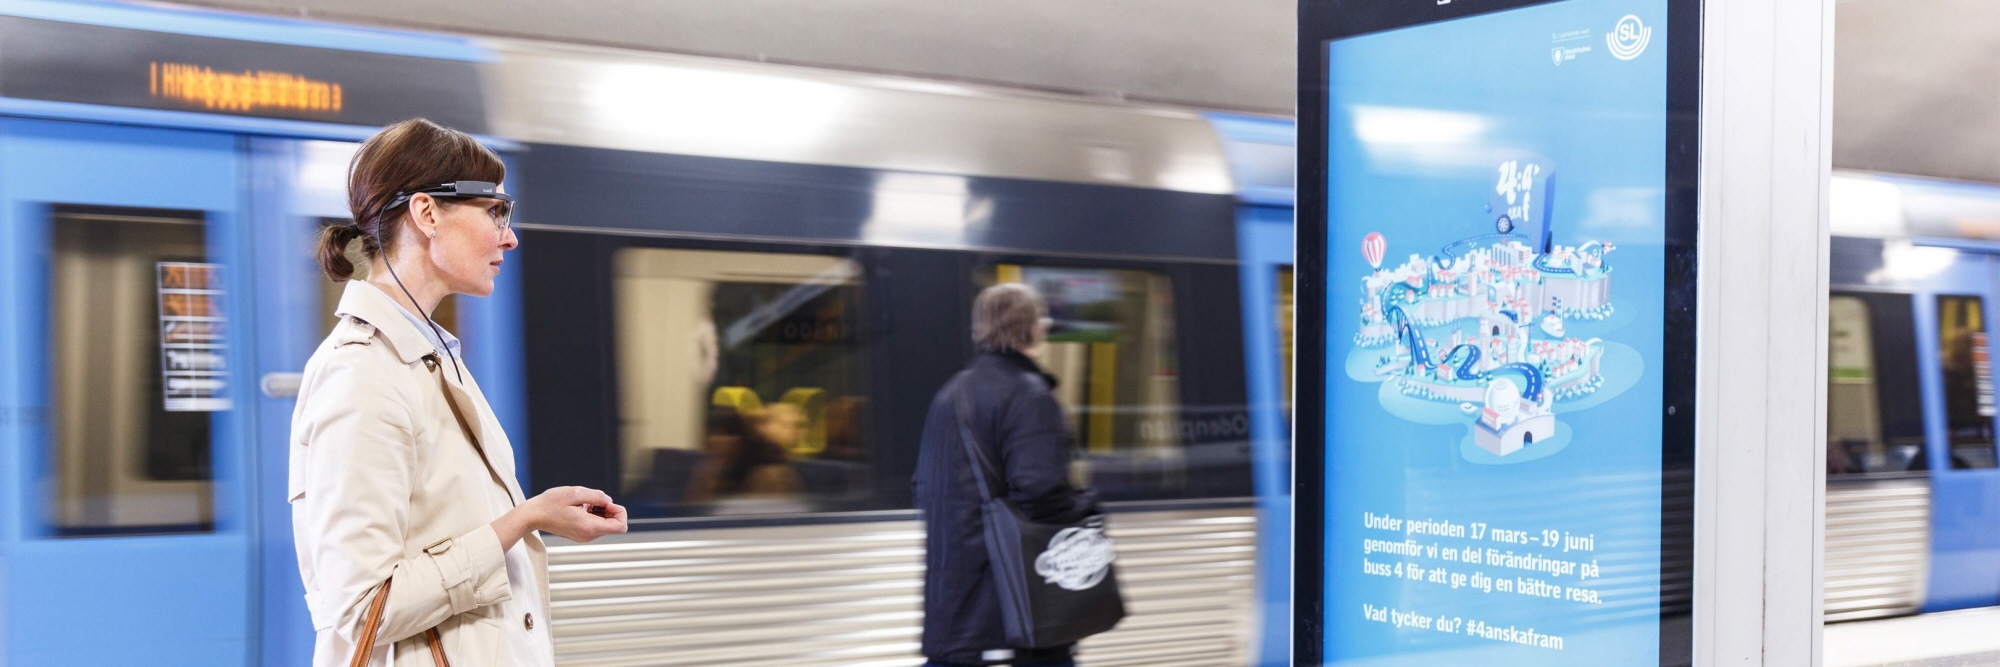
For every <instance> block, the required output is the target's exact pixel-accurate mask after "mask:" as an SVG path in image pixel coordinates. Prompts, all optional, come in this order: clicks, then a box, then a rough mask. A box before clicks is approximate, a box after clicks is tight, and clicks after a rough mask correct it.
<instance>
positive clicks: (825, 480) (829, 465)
mask: <svg viewBox="0 0 2000 667" xmlns="http://www.w3.org/2000/svg"><path fill="white" fill-rule="evenodd" d="M613 271H614V272H615V273H614V275H615V288H614V291H615V311H616V315H615V319H616V332H617V333H616V336H617V358H618V365H617V371H616V372H617V374H618V396H619V400H618V403H619V404H618V413H619V425H620V436H619V438H620V466H621V470H622V479H621V480H620V481H621V484H622V486H623V488H624V496H623V498H625V499H629V500H630V503H628V504H630V505H631V506H633V507H634V508H635V512H637V513H640V514H642V515H652V516H664V515H684V514H740V513H772V512H794V511H804V510H808V509H811V508H813V507H814V506H817V505H822V504H824V503H826V502H827V501H839V500H857V499H865V498H866V497H867V496H868V495H869V494H871V493H872V487H871V486H869V484H870V478H869V475H868V465H867V462H868V460H869V452H868V451H867V447H866V446H865V442H866V440H865V433H864V430H865V428H864V421H865V419H864V415H865V413H866V409H867V404H868V400H867V395H866V393H865V389H864V384H863V382H864V378H863V377H862V373H863V368H864V359H863V358H862V345H861V343H862V341H861V340H860V339H859V335H858V334H859V331H860V330H859V326H858V325H859V324H860V322H861V320H860V299H861V280H860V271H859V268H858V266H857V265H856V264H855V263H854V262H852V261H849V260H847V259H843V258H839V257H827V256H820V255H796V254H778V253H751V252H717V251H697V250H676V249H660V248H626V249H623V250H620V251H618V253H617V255H616V256H615V259H614V268H613Z"/></svg>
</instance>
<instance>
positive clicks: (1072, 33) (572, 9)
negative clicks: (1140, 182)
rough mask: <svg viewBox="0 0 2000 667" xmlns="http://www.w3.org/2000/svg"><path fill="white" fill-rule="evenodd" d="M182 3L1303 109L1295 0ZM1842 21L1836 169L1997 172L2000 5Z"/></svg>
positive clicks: (1895, 10) (1842, 5) (1858, 11)
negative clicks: (1297, 86)
mask: <svg viewBox="0 0 2000 667" xmlns="http://www.w3.org/2000/svg"><path fill="white" fill-rule="evenodd" d="M183 1H184V2H187V3H189V4H203V5H207V6H214V7H222V8H228V9H238V10H248V11H253V12H260V13H269V14H281V15H286V16H302V17H307V18H316V19H323V20H331V21H339V22H350V23H363V24H376V25H392V26H402V27H414V28H425V29H433V30H445V31H452V32H464V33H475V34H479V33H483V34H495V35H505V36H514V37H531V38H542V39H552V40H558V41H570V42H583V43H592V44H601V45H609V46H623V47H632V48H640V49H649V50H657V51H670V52H677V53H691V54H703V55H714V56H721V57H728V58H738V59H750V60H765V61H772V62H784V63H794V64H805V65H818V66H828V67H836V68H842V69H853V70H862V71H873V72H889V73H899V74H909V75H914V76H923V77H933V78H943V79H952V80H962V81H977V82H988V83H997V84H1004V85H1012V86H1022V87H1029V88H1037V89H1044V90H1052V91H1060V92H1067V93H1079V94H1084V95H1090V96H1097V97H1104V98H1108V99H1135V100H1144V101H1151V102H1165V103H1170V104H1183V105H1191V106H1198V107H1206V108H1216V109H1234V110H1242V111H1252V112H1262V113H1272V114H1281V115H1290V114H1291V113H1292V108H1293V62H1292V58H1293V50H1292V45H1293V40H1294V32H1293V31H1294V25H1295V24H1294V17H1295V16H1296V7H1297V5H1296V3H1295V0H1229V1H1227V2H1218V1H1216V0H1088V1H1078V0H950V1H943V2H941V1H939V0H726V1H717V0H577V1H570V0H562V1H552V0H486V1H484V2H480V3H475V4H474V5H466V4H465V3H463V2H458V1H451V2H447V1H444V0H183ZM468 7H473V8H474V9H472V10H470V11H468V9H467V8H468ZM1835 33H1836V35H1835V41H1834V51H1835V68H1834V95H1835V103H1834V107H1833V162H1834V165H1835V166H1836V167H1842V168H1850V169H1868V170H1876V171H1887V172H1897V173H1908V174H1920V175H1927V176H1938V177H1945V178H1960V179H1968V180H1981V181H1990V182H2000V86H1996V85H1995V82H1996V81H2000V37H1996V35H2000V3H1994V2H1992V0H1839V4H1838V14H1837V21H1836V29H1835Z"/></svg>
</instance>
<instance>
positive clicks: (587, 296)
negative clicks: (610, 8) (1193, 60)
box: [0, 0, 1293, 665]
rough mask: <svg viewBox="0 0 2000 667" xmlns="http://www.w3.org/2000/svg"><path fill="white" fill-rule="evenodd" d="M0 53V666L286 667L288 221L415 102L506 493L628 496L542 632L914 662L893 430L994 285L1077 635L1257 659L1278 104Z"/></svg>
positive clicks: (392, 37)
mask: <svg viewBox="0 0 2000 667" xmlns="http://www.w3.org/2000/svg"><path fill="white" fill-rule="evenodd" d="M0 43H5V44H6V46H7V57H6V58H5V59H0V271H4V272H6V279H5V280H4V281H0V662H6V663H8V664H20V665H39V664H150V665H239V664H273V665H277V664H286V665H289V664H302V663H305V662H307V661H308V660H309V657H310V652H311V645H312V635H313V620H312V619H311V617H310V615H309V614H308V613H307V612H306V609H305V604H304V600H303V599H302V597H301V592H302V588H301V585H300V583H299V582H298V574H297V572H298V571H297V568H296V563H295V560H294V554H293V551H292V535H291V524H290V512H289V509H288V505H287V500H288V496H289V494H290V488H289V479H288V474H287V471H288V466H289V462H288V461H287V460H286V458H285V457H284V456H282V455H281V454H282V453H283V452H285V451H286V447H285V440H286V438H287V437H288V426H289V420H290V414H291V410H292V400H291V393H292V392H293V391H295V390H296V383H297V375H296V373H297V371H298V370H299V369H300V368H301V367H302V365H303V364H304V362H305V359H306V357H307V356H308V355H309V354H310V352H311V350H312V349H313V347H314V346H315V345H316V344H317V342H318V341H319V339H320V338H321V337H322V336H323V335H324V333H325V332H326V330H327V329H328V327H329V326H330V324H331V310H332V299H333V298H334V297H335V296H336V295H337V287H336V286H334V285H333V284H331V283H329V282H327V281H326V280H325V279H324V278H323V277H321V276H319V275H318V274H317V272H316V269H315V268H314V264H313V261H312V258H311V253H310V249H311V239H312V238H313V235H314V234H315V233H316V231H317V230H318V228H319V227H320V226H321V225H328V224H342V223H343V222H344V220H345V218H346V215H347V210H346V198H345V192H344V181H345V169H346V165H347V161H348V158H349V157H350V156H351V155H352V152H353V150H354V147H355V142H357V141H359V140H360V139H362V138H365V137H366V136H368V135H369V134H370V133H372V131H373V128H374V127H377V126H379V125H381V124H384V123H387V122H392V121H395V120H400V119H402V118H406V117H410V116H417V115H424V116H429V117H431V118H433V119H435V120H438V121H440V122H444V123H446V124H450V125H453V126H456V127H459V128H461V129H465V130H467V131H470V132H473V133H475V134H477V135H479V136H481V137H483V138H484V140H486V141H488V143H489V144H490V145H492V146H493V147H495V148H496V149H498V150H500V151H501V152H502V154H503V155H504V156H505V157H506V159H507V160H508V161H509V167H510V174H509V178H508V182H507V187H508V188H509V189H510V191H512V192H514V193H515V194H516V195H517V196H519V197H521V199H522V201H523V202H524V203H523V205H522V206H521V209H520V211H521V212H520V214H519V215H518V216H517V226H518V228H519V230H520V235H521V238H522V241H523V246H522V248H521V249H520V250H519V251H518V252H517V253H515V254H514V255H512V256H510V258H509V262H508V265H507V270H506V271H504V272H503V273H502V282H501V285H500V286H499V289H498V290H497V291H496V293H495V295H494V296H492V297H490V298H486V299H454V300H450V301H449V302H448V304H447V305H446V306H445V307H442V308H440V309H439V310H440V313H439V314H438V318H439V320H440V322H441V323H442V324H443V325H444V326H446V327H447V328H449V329H451V330H453V331H454V332H456V333H457V334H458V335H459V336H460V337H461V338H462V339H463V340H464V342H465V349H466V352H467V359H468V362H469V370H470V371H471V372H473V373H475V374H476V375H477V376H478V377H479V378H480V380H481V384H482V386H483V387H484V388H485V389H486V390H487V394H488V397H489V398H490V399H491V400H492V401H493V403H494V404H495V408H496V411H497V412H498V413H499V414H500V415H501V417H502V419H503V421H505V424H504V425H505V427H506V428H507V429H508V431H509V432H510V434H511V435H512V436H513V437H512V440H513V442H514V443H515V446H516V447H517V448H518V449H519V451H517V452H516V458H517V460H519V461H522V462H523V469H522V471H521V472H522V475H523V477H524V478H525V479H524V482H525V485H526V486H529V487H532V489H533V490H538V489H541V488H546V487H548V486H553V485H565V484H586V485H591V486H597V487H600V488H604V489H607V490H610V491H611V492H612V493H613V494H614V495H616V496H618V497H619V498H620V500H621V501H623V502H625V503H626V504H628V505H629V506H631V507H632V508H633V510H634V515H635V517H637V519H636V520H635V526H634V528H635V530H634V531H633V533H632V534H630V535H627V536H624V537H623V538H621V539H616V540H607V541H601V542H598V543H593V544H590V545H564V544H553V545H552V549H551V555H552V565H551V570H552V577H551V579H552V585H553V589H554V598H555V602H554V604H555V606H556V608H555V610H554V618H553V620H552V626H551V627H552V628H553V629H554V637H555V641H556V650H557V654H558V660H559V661H561V662H564V663H573V664H593V665H640V664H646V665H679V664H685V665H756V664H773V663H776V662H783V663H784V664H790V665H858V664H882V665H902V664H909V663H910V662H912V656H913V655H914V651H915V646H916V641H917V628H918V622H919V619H918V613H919V612H918V603H917V600H918V596H919V595H920V590H921V568H922V557H921V548H922V541H921V524H920V523H919V517H918V516H917V515H916V514H915V513H914V511H912V510H911V509H910V508H909V488H908V487H909V482H908V480H909V477H910V473H911V469H912V467H913V465H914V458H915V437H916V436H915V433H916V429H917V428H918V425H919V424H920V423H921V420H922V410H923V408H924V406H925V405H926V404H927V403H928V400H929V394H930V392H931V391H933V390H934V389H935V388H936V387H937V386H938V385H939V384H940V383H942V382H943V380H944V379H945V378H947V377H949V375H950V374H951V373H952V372H954V371H955V370H956V369H957V368H958V367H959V365H960V364H962V363H963V361H964V360H965V359H966V358H967V357H968V356H969V355H970V352H971V350H970V343H969V341H968V340H967V336H966V332H965V331H964V327H965V324H964V323H965V322H966V321H967V319H968V313H967V308H968V307H969V303H970V300H971V297H972V295H973V294H974V293H976V291H977V290H978V289H979V288H980V287H981V286H983V285H985V284H990V283H992V282H996V281H1020V282H1027V283H1031V284H1034V285H1036V286H1037V287H1039V288H1040V289H1041V290H1042V291H1043V292H1044V293H1045V294H1046V295H1048V298H1049V301H1050V307H1051V316H1052V317H1053V318H1054V320H1055V324H1054V327H1053V329H1052V333H1051V337H1050V343H1049V345H1048V350H1047V354H1046V356H1045V357H1044V358H1043V361H1044V363H1045V365H1046V366H1047V367H1048V368H1049V370H1051V371H1052V372H1053V373H1054V374H1055V375H1057V376H1058V377H1060V378H1061V379H1062V383H1061V387H1060V389H1059V392H1058V393H1059V398H1060V400H1061V401H1062V402H1063V403H1064V404H1065V407H1066V408H1067V409H1068V411H1069V414H1070V416H1071V417H1070V418H1071V422H1072V427H1073V429H1074V431H1075V433H1076V434H1077V441H1078V445H1079V450H1078V452H1077V454H1076V457H1075V461H1074V464H1073V466H1072V472H1073V474H1074V475H1075V476H1076V477H1077V478H1078V479H1079V480H1084V481H1089V482H1090V483H1092V484H1094V485H1095V486H1097V487H1098V488H1099V489H1100V490H1101V491H1102V492H1103V494H1104V496H1105V498H1106V499H1107V500H1109V501H1111V506H1112V507H1113V508H1114V512H1115V515H1114V518H1113V519H1112V521H1113V534H1114V536H1115V537H1116V538H1117V540H1118V543H1119V548H1120V564H1121V565H1120V566H1121V568H1122V570H1121V579H1122V580H1123V581H1124V582H1125V585H1126V587H1127V588H1126V590H1127V594H1128V596H1130V598H1131V609H1132V612H1133V613H1132V616H1131V617H1129V618H1128V619H1127V621H1126V622H1125V623H1124V624H1123V625H1122V626H1121V627H1120V628H1119V629H1118V630H1116V631H1113V632H1111V633H1108V634H1106V635H1102V636H1100V637H1097V638H1093V639H1092V640H1091V641H1090V642H1087V643H1086V644H1085V647H1084V650H1085V651H1086V653H1087V655H1088V656H1089V658H1087V659H1088V660H1089V661H1090V662H1091V663H1092V664H1096V665H1116V664H1160V663H1162V662H1171V663H1172V664H1176V665H1242V664H1246V663H1256V664H1284V663H1285V656H1286V652H1287V649H1288V647H1289V639H1288V637H1287V636H1286V634H1285V632H1284V631H1285V622H1284V620H1283V619H1286V618H1288V601H1287V600H1286V598H1285V594H1284V591H1285V590H1286V589H1287V585H1286V583H1285V580H1284V578H1283V573H1284V572H1285V571H1286V570H1287V569H1288V564H1287V563H1286V561H1285V559H1286V558H1288V555H1289V547H1288V545H1287V543H1286V538H1287V536H1288V534H1289V533H1288V530H1289V529H1288V525H1289V505H1288V504H1287V502H1286V498H1287V496H1286V489H1287V487H1288V486H1289V484H1288V476H1289V438H1288V434H1289V428H1288V426H1287V424H1288V423H1289V419H1288V417H1289V405H1288V402H1287V401H1286V399H1284V398H1283V397H1285V396H1287V395H1289V390H1288V389H1289V383H1290V381H1291V379H1290V377H1291V376H1290V372H1289V369H1290V367H1291V363H1290V355H1289V354H1288V353H1287V352H1286V351H1287V350H1289V349H1290V343H1289V336H1290V313H1291V304H1290V295H1291V290H1290V284H1291V283H1290V276H1291V274H1290V266H1291V180H1292V176H1291V164H1292V150H1293V148H1292V133H1291V126H1290V123H1289V122H1288V121H1282V120H1271V119H1263V118H1255V117H1246V116H1240V115H1228V114H1204V113H1200V112H1198V111H1193V110H1186V109H1175V108H1165V107H1154V106H1143V105H1130V104H1109V103H1103V102H1099V101H1093V100H1085V99H1077V98H1071V97H1064V96H1054V95H1047V94H1041V93H1032V92H1023V91H1014V90H1006V89H997V88H992V87H984V86H972V85H960V84H949V83H940V82H934V81H922V80H913V79H906V78H900V77H891V76H878V75H861V74H850V73H838V72H827V71H819V70H811V69H803V68H792V67H780V66H772V65H764V64H756V63H747V62H735V61H719V60H713V59H700V58H691V57H681V56H668V55H662V54H654V53H644V52H635V51H621V50H613V49H602V48H587V47H578V46H573V45H563V44H551V43H542V42H532V41H522V40H502V39H481V40H471V39H464V38H458V37H450V36H439V35H424V34H408V33H400V32H391V31H383V30H372V29H357V28H349V27H341V26H330V25H324V24H316V23H308V22H300V21H291V20H281V19H273V18H261V17H245V16H239V15H232V14H224V13H217V12H208V11H200V10H176V9H165V8H159V7H150V6H138V5H130V6H128V5H119V4H98V3H64V2H45V1H41V0H8V1H6V2H0ZM106 44H116V45H119V48H116V49H106V48H101V46H102V45H106ZM750 442H754V443H756V445H757V446H756V447H749V446H744V444H745V443H750ZM742 452H761V453H762V454H761V455H760V456H757V457H744V456H743V455H742V454H741V453H742ZM1260 498H1261V501H1260ZM1267 619H1268V620H1267Z"/></svg>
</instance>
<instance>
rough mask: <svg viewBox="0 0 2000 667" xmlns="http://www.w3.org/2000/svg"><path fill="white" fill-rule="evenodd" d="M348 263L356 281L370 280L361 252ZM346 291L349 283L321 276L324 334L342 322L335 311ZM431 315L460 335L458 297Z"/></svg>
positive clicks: (327, 221) (332, 221)
mask: <svg viewBox="0 0 2000 667" xmlns="http://www.w3.org/2000/svg"><path fill="white" fill-rule="evenodd" d="M348 224H353V223H352V222H350V221H348V219H347V218H320V220H319V225H320V226H322V227H324V226H327V225H348ZM314 238H318V237H314ZM357 247H358V246H357ZM307 257H308V258H310V257H311V254H310V252H309V253H308V255H307ZM347 261H349V262H353V263H354V279H355V280H367V279H368V261H367V258H366V257H365V256H364V255H362V254H361V253H359V252H349V253H347ZM313 266H319V265H318V264H317V263H315V264H313ZM346 290H347V283H337V282H334V281H332V280H328V279H327V278H326V276H324V275H321V276H320V281H319V300H320V309H319V312H320V331H323V332H327V331H333V325H334V324H336V323H338V322H339V321H340V318H339V317H336V316H334V314H333V311H334V309H336V308H339V307H340V295H341V293H343V292H345V291H346ZM430 315H431V321H433V322H437V325H438V326H439V327H442V328H443V329H444V330H445V331H449V332H451V333H452V335H454V336H456V335H458V295H456V294H453V295H449V296H446V297H445V298H444V300H443V301H439V302H438V307H437V311H436V312H433V313H431V314H430Z"/></svg>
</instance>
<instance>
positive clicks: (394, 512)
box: [289, 119, 626, 667]
mask: <svg viewBox="0 0 2000 667" xmlns="http://www.w3.org/2000/svg"><path fill="white" fill-rule="evenodd" d="M505 177H506V168H505V166H504V165H502V164H501V162H500V159H499V157H498V156H496V155H494V154H493V152H492V151H489V150H487V149H486V148H485V147H483V146H480V145H479V143H478V142H476V141H473V139H472V138H471V137H468V136H466V135H465V134H464V133H461V132H458V131H456V130H452V129H449V128H445V127H442V126H439V125H437V124H435V123H432V122H430V121H427V120H423V119H414V120H409V121H404V122H402V123H398V124H396V125H393V126H390V127H388V128H386V129H384V130H382V131H381V132H380V133H377V134H376V135H375V136H374V137H372V138H370V139H369V140H368V141H367V142H366V143H364V144H362V145H361V149H360V151H359V152H358V153H356V154H355V156H354V161H353V162H352V164H351V166H350V170H349V175H348V182H347V187H348V206H349V208H350V209H351V210H352V211H353V214H354V223H353V225H352V226H348V225H337V226H331V227H327V228H326V229H325V230H323V231H322V233H321V235H320V239H319V261H320V265H321V268H322V269H324V270H325V271H326V274H327V277H328V278H331V279H333V280H335V281H345V282H347V287H346V291H345V292H344V293H343V294H342V295H341V298H340V306H339V308H338V309H337V311H336V314H337V315H338V316H339V318H340V320H339V323H338V324H336V325H335V326H334V328H333V332H332V333H331V334H329V335H328V336H327V337H326V340H325V341H324V342H322V343H321V344H320V346H319V349H318V350H317V351H315V352H314V353H313V356H312V359H311V360H310V361H308V362H306V369H305V378H304V381H303V385H302V386H301V388H300V390H299V397H298V407H297V408H296V409H295V410H294V412H293V413H292V437H291V443H290V447H289V449H290V451H291V482H290V491H289V494H290V500H291V503H292V530H293V539H294V540H295V542H296V546H297V549H298V557H299V574H300V576H301V577H303V578H304V580H305V589H306V606H307V608H308V609H309V610H310V611H311V613H312V623H313V628H314V629H315V630H317V631H318V633H319V636H318V639H317V642H316V645H315V647H314V650H313V664H314V665H319V666H323V667H324V666H331V665H343V666H344V665H348V664H350V660H352V658H353V656H354V654H355V653H356V652H357V644H362V643H366V644H367V646H364V647H359V648H360V650H361V651H366V652H367V653H369V657H368V659H367V664H370V665H391V664H393V665H433V664H439V662H441V661H436V658H437V657H438V656H434V655H433V652H434V651H441V652H442V653H443V657H445V658H447V659H448V660H449V661H450V663H451V664H455V665H536V666H546V665H553V664H554V663H555V656H554V652H553V649H552V648H551V643H550V639H549V628H548V622H547V616H548V608H549V602H548V565H547V557H546V553H547V552H546V551H545V549H544V547H543V545H542V541H541V539H540V538H539V537H537V536H536V532H537V531H547V532H550V533H554V534H556V535H560V536H562V537H564V538H567V539H570V540H575V541H578V542H586V541H589V540H592V539H595V538H598V537H601V536H604V535H611V534H617V533H623V532H625V527H626V524H625V510H624V508H622V507H619V506H618V505H616V504H613V503H612V502H611V498H610V497H609V496H606V495H605V494H604V493H603V492H600V491H596V490H593V489H585V488H579V487H563V488H554V489H549V490H548V491H546V492H543V493H542V494H541V495H539V496H536V497H534V498H527V497H525V496H524V495H523V494H522V492H521V489H520V487H519V485H518V484H517V483H516V482H515V480H514V456H513V447H512V446H511V445H510V444H509V443H508V441H507V434H506V433H505V432H503V431H502V430H501V428H500V423H499V421H498V420H497V419H496V418H495V416H494V415H493V410H492V407H491V406H489V405H488V404H487V402H486V398H485V396H484V395H483V394H481V393H480V391H479V385H478V383H476V382H474V381H473V378H472V374H471V370H470V369H469V368H467V367H466V366H465V363H464V361H463V360H462V359H461V358H460V357H459V347H458V339H456V338H454V337H453V336H452V335H451V333H450V332H447V331H445V330H443V329H441V328H438V327H437V326H436V325H435V324H434V323H432V322H431V321H430V319H429V315H428V314H429V313H430V312H432V311H433V310H435V309H436V308H437V305H438V302H440V301H442V300H443V299H444V298H445V297H447V296H450V295H452V294H470V295H473V296H486V295H488V294H491V293H492V292H493V278H494V276H496V275H498V274H499V273H500V265H501V258H502V256H503V255H504V254H505V253H506V251H508V250H511V249H513V248H514V247H515V246H517V245H519V241H518V240H516V239H515V237H514V232H513V230H512V229H511V228H510V223H511V221H512V201H511V197H509V196H508V195H506V194H505V193H502V192H500V191H499V190H498V185H499V183H500V182H501V181H502V179H504V178H505ZM351 246H352V247H351ZM364 259H365V261H361V260H364ZM357 264H358V265H359V266H357ZM364 267H365V271H363V270H362V269H364ZM357 274H358V275H357ZM351 278H359V279H358V280H350V279H351ZM382 595H386V600H384V604H378V603H377V598H378V596H382ZM371 612H372V614H371ZM371 615H373V616H376V617H378V618H379V623H378V626H379V627H377V628H376V629H375V630H374V634H373V637H372V641H366V642H364V639H363V638H364V637H365V636H366V634H367V632H366V630H365V629H364V628H365V627H366V626H367V625H368V620H369V618H370V616H371Z"/></svg>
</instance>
